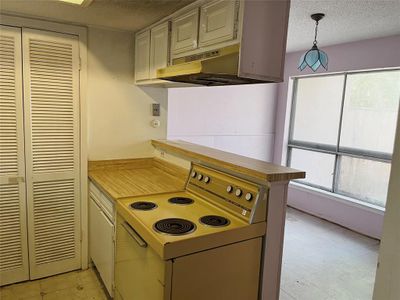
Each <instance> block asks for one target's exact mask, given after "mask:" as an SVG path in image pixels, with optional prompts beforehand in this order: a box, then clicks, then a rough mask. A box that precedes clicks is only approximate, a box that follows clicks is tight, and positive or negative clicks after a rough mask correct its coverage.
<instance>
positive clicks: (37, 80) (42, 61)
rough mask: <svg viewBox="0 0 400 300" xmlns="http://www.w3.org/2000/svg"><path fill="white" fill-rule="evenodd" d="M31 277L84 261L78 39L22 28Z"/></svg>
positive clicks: (61, 269) (69, 267) (59, 271)
mask: <svg viewBox="0 0 400 300" xmlns="http://www.w3.org/2000/svg"><path fill="white" fill-rule="evenodd" d="M22 41H23V43H22V44H23V53H24V55H23V69H24V74H23V77H24V113H25V157H26V185H27V207H28V213H27V216H28V233H29V264H30V276H31V279H37V278H41V277H46V276H50V275H54V274H57V273H61V272H67V271H70V270H76V269H79V268H80V267H81V243H80V234H81V226H80V219H81V218H80V205H81V201H80V161H79V160H80V159H79V157H80V156H79V154H80V148H79V145H80V130H79V122H80V120H79V42H78V37H77V36H75V35H68V34H61V33H55V32H47V31H40V30H32V29H25V28H24V29H22Z"/></svg>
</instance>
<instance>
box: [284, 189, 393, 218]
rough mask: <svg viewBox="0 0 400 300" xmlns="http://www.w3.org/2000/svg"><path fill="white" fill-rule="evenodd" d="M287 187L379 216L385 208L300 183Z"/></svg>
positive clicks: (383, 212)
mask: <svg viewBox="0 0 400 300" xmlns="http://www.w3.org/2000/svg"><path fill="white" fill-rule="evenodd" d="M289 187H291V188H294V189H297V190H301V191H305V192H307V193H312V194H316V195H318V196H324V197H328V198H330V199H332V200H334V201H338V202H342V203H344V204H346V205H350V206H353V207H358V208H360V209H364V210H368V211H371V212H374V213H378V214H380V215H384V214H385V208H383V207H380V206H377V205H373V204H370V203H366V202H362V201H360V200H357V199H354V198H351V197H347V196H343V195H339V194H335V193H332V192H328V191H324V190H321V189H318V188H314V187H311V186H308V185H304V184H301V183H297V182H290V184H289Z"/></svg>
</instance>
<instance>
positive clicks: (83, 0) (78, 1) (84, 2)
mask: <svg viewBox="0 0 400 300" xmlns="http://www.w3.org/2000/svg"><path fill="white" fill-rule="evenodd" d="M58 1H61V2H65V3H68V4H74V5H79V6H83V7H86V6H89V5H90V3H92V1H93V0H58Z"/></svg>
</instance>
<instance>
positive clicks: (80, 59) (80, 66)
mask: <svg viewBox="0 0 400 300" xmlns="http://www.w3.org/2000/svg"><path fill="white" fill-rule="evenodd" d="M81 69H82V58H80V57H79V71H80V70H81Z"/></svg>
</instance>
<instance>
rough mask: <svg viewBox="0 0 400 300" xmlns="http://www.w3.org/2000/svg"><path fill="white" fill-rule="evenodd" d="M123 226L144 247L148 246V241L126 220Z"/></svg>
mask: <svg viewBox="0 0 400 300" xmlns="http://www.w3.org/2000/svg"><path fill="white" fill-rule="evenodd" d="M122 227H124V228H125V230H126V231H127V232H128V234H129V235H130V236H131V237H132V238H133V239H134V240H135V241H136V243H138V245H139V246H140V247H142V248H146V247H147V243H146V242H145V241H144V240H143V239H142V238H141V237H140V236H139V235H138V234H137V233H136V231H135V230H134V229H133V228H132V227H131V225H129V224H128V223H127V222H126V221H124V222H123V223H122Z"/></svg>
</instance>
